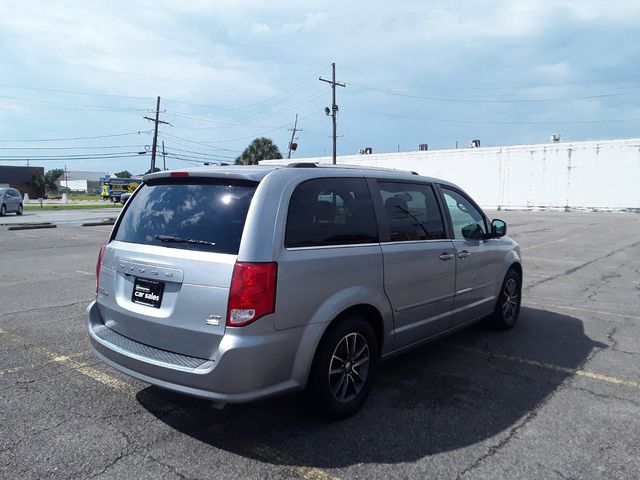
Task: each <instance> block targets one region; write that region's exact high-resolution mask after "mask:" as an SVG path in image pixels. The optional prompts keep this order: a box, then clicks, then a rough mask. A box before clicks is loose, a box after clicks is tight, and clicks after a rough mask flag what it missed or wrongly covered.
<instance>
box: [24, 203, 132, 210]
mask: <svg viewBox="0 0 640 480" xmlns="http://www.w3.org/2000/svg"><path fill="white" fill-rule="evenodd" d="M114 207H115V208H122V205H120V204H119V203H107V204H105V205H102V204H98V205H73V204H67V205H64V204H63V205H43V206H42V207H41V206H40V205H25V206H24V209H25V210H28V211H37V210H93V209H96V208H114Z"/></svg>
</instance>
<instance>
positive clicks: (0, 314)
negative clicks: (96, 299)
mask: <svg viewBox="0 0 640 480" xmlns="http://www.w3.org/2000/svg"><path fill="white" fill-rule="evenodd" d="M89 302H90V300H81V301H78V302H73V303H67V304H65V305H47V306H45V307H37V308H30V309H28V310H18V311H15V312H6V313H0V319H3V318H4V317H8V316H9V315H17V314H19V313H31V312H39V311H40V310H50V309H52V308H68V307H74V306H76V305H83V304H88V303H89ZM0 335H1V334H0Z"/></svg>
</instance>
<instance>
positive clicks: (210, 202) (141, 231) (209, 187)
mask: <svg viewBox="0 0 640 480" xmlns="http://www.w3.org/2000/svg"><path fill="white" fill-rule="evenodd" d="M256 186H257V183H256V182H249V181H243V180H241V181H238V180H224V179H208V178H179V179H178V178H176V179H174V178H171V179H159V180H156V181H151V182H150V183H148V184H145V185H143V186H142V187H141V188H140V190H139V191H138V192H137V193H136V194H135V196H134V197H132V199H131V200H129V202H128V204H127V207H126V208H127V209H126V211H125V212H124V214H123V217H122V220H121V221H120V223H119V225H118V230H117V232H116V234H115V237H114V239H115V240H120V241H123V242H130V243H142V244H147V245H161V246H163V247H169V248H180V249H186V250H201V251H208V252H217V253H231V254H237V253H238V249H239V248H240V239H241V237H242V231H243V229H244V222H245V219H246V217H247V211H248V210H249V205H250V203H251V199H252V198H253V194H254V192H255V189H256Z"/></svg>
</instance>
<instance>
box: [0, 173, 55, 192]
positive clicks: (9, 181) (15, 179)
mask: <svg viewBox="0 0 640 480" xmlns="http://www.w3.org/2000/svg"><path fill="white" fill-rule="evenodd" d="M39 175H40V176H42V175H44V167H18V166H13V165H0V187H11V188H15V189H16V190H19V191H20V193H22V194H23V195H24V194H25V193H28V194H29V196H30V197H31V198H38V197H42V196H44V188H37V187H36V186H35V185H34V179H35V178H36V177H38V176H39Z"/></svg>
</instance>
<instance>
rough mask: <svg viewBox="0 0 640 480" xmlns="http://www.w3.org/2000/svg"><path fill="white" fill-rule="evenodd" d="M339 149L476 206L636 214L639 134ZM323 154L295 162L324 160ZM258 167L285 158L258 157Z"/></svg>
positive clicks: (352, 161)
mask: <svg viewBox="0 0 640 480" xmlns="http://www.w3.org/2000/svg"><path fill="white" fill-rule="evenodd" d="M418 148H419V149H418V150H417V151H412V152H393V153H373V154H370V155H340V156H338V158H337V159H336V160H337V163H338V164H347V165H362V166H370V167H383V168H397V169H400V170H409V171H415V172H417V173H419V174H420V175H425V176H430V177H436V178H442V179H444V180H449V181H451V182H453V183H456V184H458V185H459V186H460V187H462V188H464V189H465V190H466V191H467V192H468V193H469V194H470V195H471V196H472V197H473V198H474V199H475V200H476V201H477V202H478V203H479V204H480V205H481V206H482V207H486V208H489V209H501V208H527V209H528V208H548V209H565V210H570V209H576V210H580V209H586V210H629V211H634V212H640V138H629V139H617V140H589V141H583V142H567V141H564V142H563V141H560V137H559V135H554V137H552V138H551V142H549V143H541V144H534V145H510V146H502V147H500V146H498V147H486V146H483V147H481V146H480V141H477V142H476V144H475V145H474V147H473V148H460V149H446V150H426V149H423V148H420V147H418ZM331 161H332V159H331V158H330V157H316V158H297V159H296V162H310V163H331ZM260 163H261V164H263V165H265V164H266V165H269V164H283V163H285V164H286V163H287V160H263V161H261V162H260Z"/></svg>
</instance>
